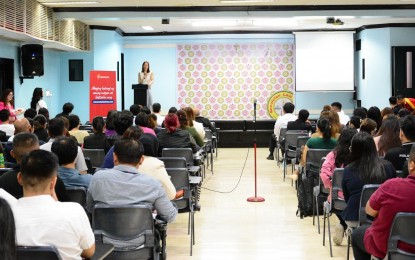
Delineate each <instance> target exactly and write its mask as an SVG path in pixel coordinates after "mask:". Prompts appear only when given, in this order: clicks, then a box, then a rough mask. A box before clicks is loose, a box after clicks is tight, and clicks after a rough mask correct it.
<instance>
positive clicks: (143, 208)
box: [92, 204, 165, 260]
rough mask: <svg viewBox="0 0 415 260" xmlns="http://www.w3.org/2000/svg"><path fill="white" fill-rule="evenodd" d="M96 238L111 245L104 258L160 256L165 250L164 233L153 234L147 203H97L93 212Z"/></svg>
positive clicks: (152, 223) (121, 259)
mask: <svg viewBox="0 0 415 260" xmlns="http://www.w3.org/2000/svg"><path fill="white" fill-rule="evenodd" d="M92 229H93V230H94V234H95V239H96V241H99V242H102V243H108V244H113V245H114V251H113V252H112V253H111V254H110V255H108V256H107V257H106V259H120V260H123V259H142V258H144V259H159V257H160V252H159V249H158V248H159V247H160V241H161V242H162V246H161V253H162V256H164V253H165V242H164V241H165V234H160V239H159V238H158V237H157V235H156V231H155V223H154V219H153V213H152V209H151V207H150V206H148V205H117V206H115V205H103V204H97V205H95V207H94V210H93V212H92Z"/></svg>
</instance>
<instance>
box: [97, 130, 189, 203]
mask: <svg viewBox="0 0 415 260" xmlns="http://www.w3.org/2000/svg"><path fill="white" fill-rule="evenodd" d="M143 135H145V134H143V130H142V129H141V128H140V127H138V126H131V127H129V128H128V129H127V130H126V131H125V133H124V135H123V137H124V138H130V139H134V140H136V141H140V139H141V138H142V137H143ZM143 158H144V160H143V162H142V164H141V165H140V172H141V173H144V174H147V175H149V176H151V177H153V178H155V179H157V180H159V181H160V182H161V184H162V185H163V187H164V189H165V191H166V194H167V197H169V199H171V200H172V199H174V198H175V197H180V196H179V195H181V196H183V193H182V192H180V193H179V194H178V195H176V188H174V185H173V183H172V182H171V180H170V177H169V176H168V174H167V171H166V168H165V167H164V163H163V162H162V161H160V160H159V159H157V158H155V157H154V155H153V154H149V152H148V149H147V148H146V147H145V146H144V155H143ZM113 167H114V146H113V147H111V149H110V150H109V151H108V153H107V154H106V155H105V158H104V163H103V165H102V168H113Z"/></svg>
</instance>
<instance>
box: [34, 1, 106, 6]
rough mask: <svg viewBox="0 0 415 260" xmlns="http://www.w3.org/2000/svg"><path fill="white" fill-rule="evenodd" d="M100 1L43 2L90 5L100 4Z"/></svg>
mask: <svg viewBox="0 0 415 260" xmlns="http://www.w3.org/2000/svg"><path fill="white" fill-rule="evenodd" d="M99 3H100V2H99V1H63V2H42V3H41V4H44V5H89V4H99Z"/></svg>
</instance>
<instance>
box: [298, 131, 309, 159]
mask: <svg viewBox="0 0 415 260" xmlns="http://www.w3.org/2000/svg"><path fill="white" fill-rule="evenodd" d="M308 139H310V137H309V136H299V137H298V138H297V145H296V147H295V148H296V150H297V154H296V158H295V161H296V163H299V162H300V158H301V153H302V151H303V147H304V146H305V144H306V143H307V141H308Z"/></svg>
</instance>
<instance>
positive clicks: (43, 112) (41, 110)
mask: <svg viewBox="0 0 415 260" xmlns="http://www.w3.org/2000/svg"><path fill="white" fill-rule="evenodd" d="M37 114H38V115H44V116H45V117H46V121H48V122H49V118H50V117H49V110H48V109H47V108H46V107H41V108H39V111H38V112H37Z"/></svg>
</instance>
